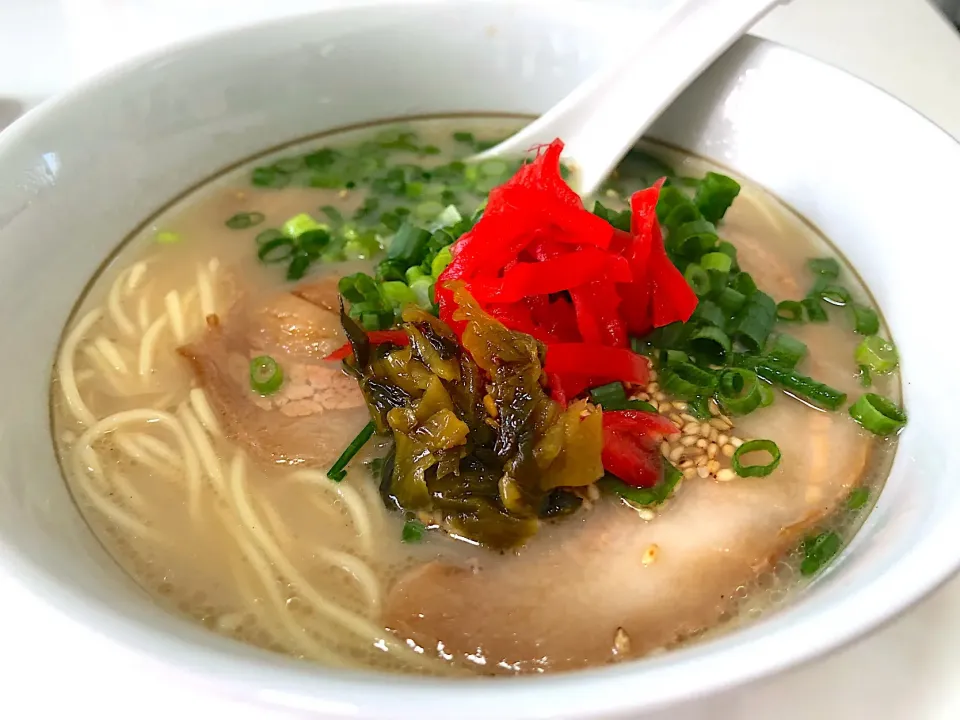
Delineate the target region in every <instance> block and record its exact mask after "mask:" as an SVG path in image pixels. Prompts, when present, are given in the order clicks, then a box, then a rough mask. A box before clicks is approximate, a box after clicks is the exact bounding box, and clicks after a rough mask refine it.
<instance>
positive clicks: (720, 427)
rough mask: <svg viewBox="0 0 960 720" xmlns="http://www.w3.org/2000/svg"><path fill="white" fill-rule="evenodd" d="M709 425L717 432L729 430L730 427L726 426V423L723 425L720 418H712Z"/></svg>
mask: <svg viewBox="0 0 960 720" xmlns="http://www.w3.org/2000/svg"><path fill="white" fill-rule="evenodd" d="M710 425H711V426H712V427H715V428H716V429H717V430H729V429H730V425H728V424H727V423H725V422H724V421H723V420H721V419H720V418H712V419H711V420H710Z"/></svg>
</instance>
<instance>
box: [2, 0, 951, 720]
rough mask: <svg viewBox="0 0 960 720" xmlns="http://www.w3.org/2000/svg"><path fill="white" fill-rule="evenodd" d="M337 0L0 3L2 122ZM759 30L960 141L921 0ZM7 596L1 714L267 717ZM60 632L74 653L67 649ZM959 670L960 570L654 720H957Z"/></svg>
mask: <svg viewBox="0 0 960 720" xmlns="http://www.w3.org/2000/svg"><path fill="white" fill-rule="evenodd" d="M345 1H348V0H270V2H266V1H265V0H0V127H2V125H3V124H4V120H5V118H4V112H6V110H5V108H7V107H9V105H10V104H11V103H17V104H22V105H24V106H30V105H32V104H34V103H35V102H37V101H39V100H40V99H42V98H44V97H46V96H48V95H50V94H51V93H54V92H56V91H58V90H60V89H62V88H64V87H67V86H69V85H71V84H74V83H76V82H77V81H79V80H81V79H83V78H84V77H87V76H89V75H90V74H92V73H94V72H96V71H98V70H100V69H102V68H104V67H108V66H110V65H112V64H114V63H116V62H118V61H119V60H122V59H124V58H126V57H129V56H131V55H133V54H136V53H138V52H142V51H144V50H147V49H150V48H153V47H156V46H159V45H162V44H164V43H168V42H171V41H173V40H175V39H179V38H181V37H185V36H188V35H193V34H197V33H202V32H204V31H206V30H209V29H212V28H218V27H224V26H227V25H231V24H238V23H245V22H247V21H250V20H254V19H257V18H261V17H268V16H275V15H279V14H282V13H287V12H295V11H298V10H302V9H304V8H308V7H316V6H317V5H320V4H332V3H333V2H341V3H342V2H345ZM609 1H611V2H613V1H616V2H623V3H631V4H634V5H638V6H639V5H646V6H650V7H655V6H658V5H663V4H665V3H666V2H669V1H670V0H609ZM754 33H755V34H757V35H760V36H762V37H766V38H769V39H771V40H775V41H777V42H781V43H783V44H785V45H788V46H791V47H795V48H797V49H799V50H802V51H803V52H806V53H808V54H810V55H813V56H815V57H818V58H821V59H823V60H826V61H828V62H831V63H833V64H836V65H839V66H840V67H843V68H844V69H846V70H848V71H850V72H852V73H853V74H855V75H858V76H860V77H862V78H864V79H866V80H868V81H870V82H872V83H874V84H875V85H878V86H879V87H881V88H883V89H885V90H887V91H888V92H890V93H892V94H894V95H896V96H897V97H899V98H901V99H902V100H904V101H905V102H907V103H908V104H910V105H912V106H913V107H915V108H917V109H918V110H920V112H922V113H923V114H924V115H926V116H927V117H929V118H931V119H932V120H933V121H934V122H936V123H937V124H939V125H940V126H941V127H943V128H944V129H946V130H947V131H948V132H950V133H951V134H953V135H954V136H955V137H957V138H960V92H957V90H956V89H957V86H958V82H960V36H958V35H957V34H955V33H954V31H953V30H952V29H951V28H950V27H949V26H948V25H947V24H946V23H945V22H944V21H943V19H942V18H941V17H940V16H939V14H938V13H937V12H936V11H935V10H934V9H933V8H932V7H930V6H929V5H928V4H927V3H926V2H925V1H924V0H792V2H791V3H790V4H789V5H787V6H786V7H782V8H779V9H777V10H776V11H775V12H774V13H773V14H772V15H771V16H770V17H768V18H767V19H766V20H764V21H763V22H762V23H760V25H758V26H757V28H755V29H754ZM0 603H2V613H0V678H2V681H0V717H3V718H11V720H20V719H21V718H57V717H65V716H66V715H67V714H68V713H69V714H70V715H71V716H76V715H80V716H83V715H84V714H85V713H87V712H89V713H90V714H91V715H93V714H94V713H95V714H96V715H97V716H98V717H100V718H120V717H135V718H137V719H138V720H140V719H151V718H169V717H173V716H177V715H181V716H185V717H189V718H192V717H230V718H232V719H237V720H243V719H245V718H254V717H257V718H263V717H264V715H263V714H258V713H256V712H254V711H253V710H251V709H250V708H243V707H235V706H231V707H227V706H226V705H225V704H224V702H223V701H222V700H221V699H219V698H212V697H208V696H201V695H198V694H197V692H196V691H195V690H193V689H188V688H185V687H180V686H172V685H170V684H168V683H163V681H162V680H160V679H159V678H158V677H157V676H156V675H151V674H150V671H149V669H148V668H146V667H144V666H143V664H142V662H141V661H139V660H137V659H136V658H133V657H126V656H124V655H122V654H120V651H119V650H117V649H116V648H114V647H111V646H109V645H108V644H106V642H105V641H104V640H103V639H102V638H99V637H97V636H94V635H93V634H91V633H89V632H88V631H86V630H84V629H82V628H79V627H77V626H75V625H74V624H73V623H72V622H71V621H70V619H69V618H64V617H59V616H51V615H49V614H48V613H46V612H41V611H39V610H38V609H37V607H36V604H35V603H34V602H32V601H31V599H30V598H28V597H25V596H24V595H23V593H22V591H20V590H18V588H16V587H15V586H13V585H12V584H11V583H10V581H9V579H7V578H4V577H3V576H0ZM68 635H69V636H72V637H73V638H74V640H73V641H72V642H71V643H70V646H71V647H73V648H80V650H79V651H78V652H68V651H67V650H66V649H65V648H66V644H65V643H63V642H62V639H63V638H65V637H67V636H68ZM957 678H960V579H955V580H954V581H952V582H951V583H949V584H948V585H947V586H945V587H944V588H942V589H941V590H940V591H939V592H937V593H935V594H934V595H933V596H932V597H930V598H929V599H927V600H926V601H925V602H923V603H922V604H921V605H920V606H918V607H916V608H914V609H913V610H911V611H909V612H908V613H906V614H905V615H904V616H903V617H901V618H899V619H898V620H896V621H894V622H893V623H891V624H890V625H889V626H887V627H886V628H884V629H883V630H881V631H879V632H877V633H875V634H874V635H872V636H871V637H869V638H867V639H865V640H862V641H860V642H859V643H857V644H855V645H853V646H851V647H849V648H845V649H843V650H841V651H839V652H837V653H835V654H834V655H832V656H830V657H828V658H825V659H821V660H818V661H816V662H813V663H811V664H809V665H806V666H804V667H801V668H798V669H795V670H793V671H790V672H788V673H786V674H783V675H780V676H778V677H775V678H772V679H768V680H765V681H762V682H758V683H755V684H753V685H749V686H747V687H744V688H740V689H737V690H735V691H730V692H727V693H725V694H722V695H719V696H715V697H712V698H710V699H708V700H704V701H698V702H691V703H689V704H688V705H686V706H683V707H681V708H677V709H674V710H671V711H670V712H665V713H660V714H657V715H656V716H653V717H651V718H650V720H707V719H708V718H709V719H710V720H741V719H743V720H747V719H748V718H749V719H750V720H757V719H759V720H766V719H767V718H777V720H808V719H809V718H818V719H825V720H831V719H833V718H838V719H839V718H842V719H843V720H861V719H864V720H866V719H867V718H870V719H871V720H873V719H881V720H957V719H958V718H960V683H957V682H956V681H955V680H956V679H957ZM692 682H693V681H692ZM625 691H627V692H629V689H625Z"/></svg>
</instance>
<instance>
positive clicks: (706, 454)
mask: <svg viewBox="0 0 960 720" xmlns="http://www.w3.org/2000/svg"><path fill="white" fill-rule="evenodd" d="M519 123H520V121H519V120H515V119H509V118H474V119H465V118H435V119H422V120H411V121H409V122H405V123H402V124H395V125H394V124H391V125H383V126H377V127H367V128H362V129H353V130H350V131H345V132H342V133H338V134H335V135H330V136H326V137H324V138H320V139H312V140H309V141H306V142H305V143H304V144H302V146H299V147H295V148H293V147H286V148H284V149H282V150H279V151H275V152H272V153H270V154H269V155H264V156H262V157H258V158H256V159H253V160H251V161H249V162H247V163H245V164H243V165H242V166H238V167H236V168H234V169H231V170H229V171H227V172H225V173H223V174H222V175H220V176H219V177H217V178H215V179H212V180H210V181H209V182H208V183H206V184H204V185H203V186H202V187H199V188H198V189H196V190H193V191H190V192H189V193H187V194H186V195H185V196H184V197H182V198H181V199H179V200H177V201H176V202H175V203H173V204H172V205H171V206H169V207H168V208H166V209H164V210H163V211H161V212H160V213H158V214H157V215H156V216H155V217H153V218H151V219H150V220H149V221H148V222H147V223H146V224H145V225H144V226H143V227H142V228H141V229H139V230H138V231H136V232H135V233H134V234H133V235H132V237H131V238H130V239H129V241H128V242H124V243H123V244H122V246H121V247H120V249H119V251H118V252H117V253H116V255H115V256H114V257H113V258H112V259H111V260H110V262H109V263H107V264H106V266H105V268H104V269H103V271H102V272H101V273H100V274H99V275H98V276H97V277H96V278H94V280H93V281H92V283H91V284H90V287H89V290H88V292H86V293H85V295H84V296H83V297H82V298H81V299H80V301H79V303H78V306H77V309H76V311H75V312H74V314H73V316H72V318H71V319H70V322H69V323H68V326H67V327H66V329H65V331H64V334H63V341H62V344H61V346H60V350H59V355H58V358H57V361H56V366H55V369H54V379H53V387H52V395H51V397H52V414H53V434H54V439H55V443H56V446H57V450H58V453H59V457H60V461H61V464H62V467H63V472H64V475H65V478H66V481H67V483H68V485H69V487H70V490H71V492H72V493H73V495H74V497H75V498H76V502H77V505H78V507H79V508H80V511H81V512H82V513H83V516H84V517H85V518H86V520H87V522H88V523H89V525H90V527H91V528H92V530H93V532H94V533H95V534H96V536H97V537H98V538H99V539H100V540H101V541H102V543H103V545H104V546H105V547H106V548H107V550H108V551H109V552H110V553H111V555H112V556H113V557H115V558H116V560H117V562H118V563H119V565H120V566H121V567H122V568H123V569H124V570H125V571H126V572H128V573H129V574H130V575H131V576H132V577H133V578H134V579H135V580H136V581H137V582H138V583H139V584H141V585H142V586H143V587H144V588H145V589H146V590H147V591H148V592H149V593H150V594H151V595H152V596H153V597H154V598H155V599H156V601H157V602H158V603H161V604H162V605H164V606H166V607H169V608H170V609H171V610H172V611H174V612H178V613H180V614H182V615H185V616H187V617H189V618H192V619H194V620H195V621H197V622H200V623H202V624H203V625H204V626H206V627H208V628H209V629H211V630H213V631H215V632H218V633H221V634H223V635H227V636H229V637H233V638H236V639H238V640H241V641H243V642H247V643H251V644H254V645H257V646H260V647H263V648H267V649H270V650H274V651H277V652H281V653H287V654H289V655H292V656H295V657H299V658H305V659H309V660H313V661H317V662H320V663H325V664H329V665H335V666H346V667H354V668H356V667H359V668H374V669H388V670H395V671H403V672H417V673H431V674H462V673H467V674H469V673H474V674H481V675H486V674H512V673H531V672H534V673H540V672H548V671H558V670H568V669H577V668H583V667H588V666H596V665H602V664H605V663H612V662H621V661H623V660H626V659H633V658H640V657H643V656H644V655H646V654H649V653H651V652H654V651H660V650H663V649H669V648H673V647H676V646H677V645H679V644H682V643H685V642H691V641H694V639H696V638H702V637H704V636H710V635H711V634H712V633H714V632H720V631H725V630H728V629H730V628H732V627H735V626H737V625H738V624H739V623H741V622H744V621H746V620H749V619H750V618H753V617H756V616H758V615H760V614H763V613H766V612H771V611H774V610H775V609H776V608H778V607H779V606H781V605H782V604H783V603H784V602H788V601H789V600H790V599H791V598H792V597H794V596H795V595H796V594H797V593H798V592H800V591H802V589H803V588H804V586H805V585H806V584H807V583H808V582H809V580H810V579H811V578H812V577H814V576H816V574H817V573H818V572H819V571H821V570H822V569H823V568H824V567H825V566H826V565H827V564H828V562H829V561H830V560H831V559H832V558H833V557H834V556H835V555H836V554H837V553H838V551H839V550H840V549H841V548H842V547H843V545H844V544H845V543H846V542H847V541H848V540H849V539H850V537H851V536H852V534H853V533H854V532H855V531H856V529H857V528H858V527H859V525H860V524H861V522H862V520H863V518H864V515H865V514H866V512H867V510H868V509H869V507H870V506H871V505H872V503H873V501H874V499H875V497H876V495H877V494H878V493H879V490H880V488H881V486H882V483H883V480H884V477H885V475H886V473H887V470H888V468H889V465H890V462H891V459H892V456H893V453H894V449H895V443H896V436H897V433H898V432H899V430H900V429H901V428H902V427H903V425H904V423H905V422H906V417H905V416H904V414H903V411H902V409H901V407H900V406H899V377H898V374H897V356H896V350H895V348H894V346H893V344H892V341H891V340H890V337H889V334H888V333H887V331H886V329H885V328H884V326H883V323H882V320H881V319H880V318H879V316H878V314H877V312H876V310H875V308H874V306H873V303H872V300H871V298H870V296H869V293H868V292H867V290H866V288H864V287H863V286H862V284H861V283H860V281H859V279H858V277H857V275H856V274H855V272H854V271H853V270H852V269H851V268H850V267H848V266H847V265H846V264H845V263H844V261H843V260H842V258H840V257H839V256H838V255H837V253H836V252H835V251H834V250H833V249H832V248H831V247H830V246H829V244H828V243H827V242H826V241H825V240H824V239H823V238H822V237H820V236H819V235H818V234H817V233H816V232H815V231H814V230H813V229H812V228H811V227H810V226H809V225H807V224H806V223H804V221H802V220H801V219H800V218H798V217H796V216H795V215H794V214H793V213H791V212H790V210H789V209H788V208H786V207H784V206H783V205H782V204H781V203H779V202H778V201H776V199H774V198H772V197H770V196H769V195H767V194H766V193H765V192H764V191H763V190H761V189H759V188H756V187H752V186H750V185H749V184H748V183H742V184H741V181H739V180H735V179H733V178H731V177H729V175H728V173H727V172H726V171H725V170H720V169H717V168H714V167H712V166H710V165H709V164H707V163H706V162H704V161H702V160H700V159H698V158H694V157H690V156H688V155H685V154H684V153H682V152H679V151H676V150H674V149H671V148H666V147H662V146H658V145H653V144H645V145H643V146H642V147H640V148H638V149H636V150H635V151H633V152H631V154H630V155H629V156H628V157H627V158H626V159H625V160H624V162H623V163H622V165H621V167H620V168H619V170H618V172H617V174H616V175H615V177H614V178H612V179H611V180H610V182H609V183H608V186H607V187H606V188H605V189H604V190H603V191H602V192H601V194H600V195H599V197H597V198H590V199H587V200H586V201H585V202H583V203H582V202H581V201H580V199H579V198H578V197H577V196H576V195H575V194H574V193H573V192H572V191H571V190H570V189H569V187H568V186H567V185H566V184H565V182H564V180H562V179H561V178H562V177H566V174H567V172H566V169H565V168H562V167H560V166H559V163H558V160H557V157H558V153H559V145H558V144H556V143H555V144H553V145H551V146H550V147H549V148H540V149H539V152H538V153H534V154H533V155H531V157H530V158H527V159H526V161H525V162H524V163H523V164H522V165H521V161H520V160H519V159H518V160H517V161H516V162H505V161H502V160H492V161H487V162H483V163H481V164H479V165H471V164H466V163H464V162H463V161H462V160H460V159H458V158H464V157H466V156H469V155H471V154H473V153H475V152H476V151H477V150H478V149H479V148H482V147H485V146H488V145H489V144H490V143H491V142H492V141H494V140H495V139H497V138H500V137H503V136H505V135H506V134H508V133H509V132H511V131H512V130H514V129H515V128H516V127H518V125H519ZM118 240H119V239H118ZM585 618H587V619H588V620H585Z"/></svg>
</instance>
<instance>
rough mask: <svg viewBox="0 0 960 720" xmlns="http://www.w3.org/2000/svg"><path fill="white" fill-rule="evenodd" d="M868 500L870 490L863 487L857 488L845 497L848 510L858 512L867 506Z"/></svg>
mask: <svg viewBox="0 0 960 720" xmlns="http://www.w3.org/2000/svg"><path fill="white" fill-rule="evenodd" d="M869 499H870V490H869V489H867V488H865V487H858V488H857V489H856V490H854V491H852V492H851V493H850V494H849V495H848V496H847V508H848V509H850V510H859V509H860V508H862V507H863V506H864V505H866V504H867V500H869Z"/></svg>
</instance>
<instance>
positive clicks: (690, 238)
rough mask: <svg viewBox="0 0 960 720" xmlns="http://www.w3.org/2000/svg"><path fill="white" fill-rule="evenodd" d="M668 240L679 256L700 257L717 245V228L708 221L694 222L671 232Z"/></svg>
mask: <svg viewBox="0 0 960 720" xmlns="http://www.w3.org/2000/svg"><path fill="white" fill-rule="evenodd" d="M668 240H669V243H670V246H671V247H672V248H673V251H674V252H676V253H677V254H678V255H684V256H686V257H691V258H695V257H700V256H701V255H703V254H704V253H705V252H707V251H708V250H711V249H712V248H713V247H714V246H715V245H716V244H717V228H716V227H714V225H713V223H711V222H708V221H706V220H693V221H691V222H688V223H684V224H683V225H681V226H680V227H678V228H677V229H676V230H675V231H671V232H670V236H669V238H668Z"/></svg>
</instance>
